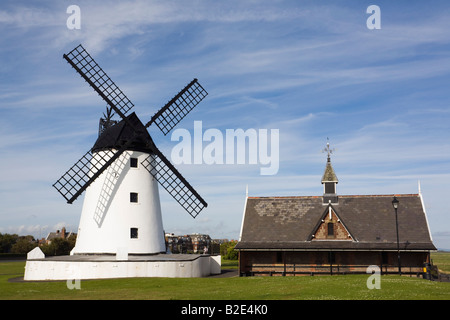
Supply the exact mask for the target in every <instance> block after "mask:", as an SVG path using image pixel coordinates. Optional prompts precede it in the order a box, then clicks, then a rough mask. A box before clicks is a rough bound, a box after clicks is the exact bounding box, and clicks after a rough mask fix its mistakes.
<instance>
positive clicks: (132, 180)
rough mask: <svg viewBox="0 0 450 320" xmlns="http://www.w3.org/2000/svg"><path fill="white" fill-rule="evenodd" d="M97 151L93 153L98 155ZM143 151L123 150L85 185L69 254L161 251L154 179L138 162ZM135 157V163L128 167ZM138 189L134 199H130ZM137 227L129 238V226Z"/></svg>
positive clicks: (161, 233)
mask: <svg viewBox="0 0 450 320" xmlns="http://www.w3.org/2000/svg"><path fill="white" fill-rule="evenodd" d="M103 152H104V151H101V152H99V153H97V154H95V155H94V157H98V156H99V155H100V154H101V153H103ZM147 156H148V154H147V153H143V152H137V151H126V152H124V153H123V154H122V155H121V156H120V157H119V158H118V159H117V160H116V161H115V162H114V163H113V164H112V165H111V166H110V167H109V168H108V169H107V170H105V171H104V172H103V173H102V174H101V175H100V176H99V177H98V178H97V179H96V180H95V181H94V182H93V183H92V184H91V185H90V186H89V187H88V188H87V189H86V194H85V198H84V203H83V209H82V213H81V218H80V224H79V228H78V235H77V242H76V245H75V248H74V249H73V250H72V252H71V254H89V253H91V254H92V253H93V254H101V253H110V254H117V252H120V254H121V255H122V256H123V255H125V256H126V253H127V252H128V254H153V253H159V252H165V251H166V248H165V240H164V231H163V223H162V217H161V207H160V201H159V193H158V183H157V181H156V180H155V179H153V177H152V175H151V174H150V173H149V172H148V171H147V169H145V168H144V167H143V166H142V165H141V162H142V161H143V160H144V159H145V158H146V157H147ZM130 158H138V167H137V168H131V167H130ZM130 192H136V193H138V203H131V202H130ZM131 228H138V238H137V239H131V237H130V229H131Z"/></svg>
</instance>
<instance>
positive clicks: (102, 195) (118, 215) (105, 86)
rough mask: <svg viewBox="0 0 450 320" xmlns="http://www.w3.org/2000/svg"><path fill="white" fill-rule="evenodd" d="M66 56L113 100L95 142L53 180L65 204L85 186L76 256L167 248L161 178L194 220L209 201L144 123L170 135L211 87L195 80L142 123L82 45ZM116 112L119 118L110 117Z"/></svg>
mask: <svg viewBox="0 0 450 320" xmlns="http://www.w3.org/2000/svg"><path fill="white" fill-rule="evenodd" d="M63 57H64V59H66V60H67V62H68V63H69V64H70V65H71V66H72V67H73V68H74V69H75V70H76V71H77V72H78V73H79V74H80V75H81V76H82V77H83V78H84V80H86V81H87V82H88V83H89V84H90V85H91V87H92V88H93V89H94V90H95V91H96V92H97V93H98V94H99V95H100V96H101V97H102V98H103V99H104V100H105V101H106V103H107V104H108V108H107V115H106V116H105V119H100V130H99V137H98V139H97V141H96V143H95V144H94V146H93V148H92V149H91V150H89V151H88V152H87V153H86V154H85V155H84V156H83V157H82V158H81V159H80V160H79V161H78V162H77V163H75V165H73V166H72V168H70V169H69V170H68V171H67V172H66V173H65V174H64V175H63V176H62V177H61V178H60V179H59V180H58V181H57V182H55V184H54V185H53V186H54V187H55V188H56V189H57V190H58V191H59V192H60V193H61V194H62V195H63V197H64V198H65V199H66V200H67V202H68V203H72V202H73V201H74V200H75V199H76V198H77V197H78V196H79V195H80V194H81V193H83V191H84V190H86V189H87V190H86V195H85V199H84V203H83V209H82V214H81V218H80V225H79V229H78V236H77V241H76V245H75V248H74V249H73V251H72V254H118V253H119V252H121V253H123V252H126V253H127V254H155V253H164V252H165V251H166V248H165V239H164V231H163V222H162V217H161V207H160V200H159V192H158V184H157V182H159V183H160V184H161V185H162V186H163V187H164V188H165V189H166V190H167V191H168V192H169V193H170V194H171V195H172V196H173V198H174V199H175V200H177V201H178V203H179V204H180V205H181V206H182V207H183V208H184V209H185V210H186V211H187V212H188V213H189V214H190V215H191V216H192V217H194V218H195V217H196V216H197V215H198V213H199V212H200V211H201V210H202V209H203V208H204V207H206V206H207V203H206V202H205V201H204V200H203V199H202V197H201V196H200V195H199V194H198V193H197V192H196V191H195V190H194V188H193V187H192V186H191V185H190V184H189V183H188V182H187V181H186V180H185V179H184V177H183V176H182V175H181V174H180V173H179V172H178V171H177V170H176V169H175V168H174V166H173V165H172V164H171V163H170V162H169V161H168V160H167V158H166V157H165V156H164V155H163V154H162V153H161V152H160V151H159V150H158V148H157V147H156V146H155V144H154V142H153V140H152V138H151V137H150V134H149V133H148V131H147V128H148V127H149V126H150V125H151V124H152V123H155V124H156V125H157V126H158V127H159V128H160V130H161V131H162V132H163V133H164V135H166V134H167V133H168V132H169V131H170V130H171V129H172V128H173V127H175V125H177V124H178V122H179V121H180V120H181V119H183V118H184V117H185V116H186V115H187V114H188V113H189V112H190V111H191V110H192V109H193V108H194V107H195V106H196V105H197V104H198V103H199V102H200V101H202V100H203V98H204V97H206V95H207V92H206V91H205V90H204V89H203V87H202V86H201V85H200V84H199V83H198V81H197V79H194V80H193V81H192V82H191V83H189V84H188V85H187V86H186V87H185V88H184V89H183V90H181V91H180V92H179V93H178V94H177V95H176V96H175V97H174V98H172V99H171V100H170V101H169V102H168V103H167V104H166V105H165V106H164V107H162V108H161V109H160V110H159V111H158V112H157V113H156V114H155V115H154V116H153V117H152V118H151V119H150V121H149V122H148V123H147V124H145V125H144V124H143V123H142V122H141V121H140V120H139V118H138V117H137V116H136V114H135V113H134V112H133V113H131V114H129V111H130V109H131V108H132V107H133V106H134V105H133V103H132V102H131V101H130V100H129V99H128V98H127V97H126V96H125V94H123V92H122V91H121V90H120V89H119V88H118V87H117V86H116V85H115V83H114V82H113V81H112V80H111V79H110V78H109V77H108V76H107V75H106V73H105V72H104V71H103V70H102V69H101V68H100V67H99V66H98V64H97V63H96V62H95V61H94V59H93V58H92V57H91V56H90V55H89V53H88V52H87V51H86V50H85V49H84V48H83V47H82V46H81V45H79V46H78V47H76V48H75V49H73V50H72V51H71V52H70V53H68V54H64V56H63ZM114 113H115V114H117V115H119V116H120V118H121V120H120V121H112V120H111V117H112V115H113V114H114Z"/></svg>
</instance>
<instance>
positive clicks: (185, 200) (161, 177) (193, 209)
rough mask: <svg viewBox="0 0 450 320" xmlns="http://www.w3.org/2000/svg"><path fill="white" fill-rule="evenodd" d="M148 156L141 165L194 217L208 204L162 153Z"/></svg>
mask: <svg viewBox="0 0 450 320" xmlns="http://www.w3.org/2000/svg"><path fill="white" fill-rule="evenodd" d="M155 151H156V152H155V154H152V155H150V156H148V157H147V158H146V159H145V160H144V161H142V165H143V166H144V167H145V168H146V169H147V170H148V172H150V174H151V175H152V176H153V177H154V178H155V179H156V180H157V181H158V182H159V184H160V185H161V186H163V187H164V189H166V191H167V192H168V193H169V194H170V195H171V196H172V197H173V198H174V199H175V200H176V201H177V202H178V203H179V204H180V205H181V206H182V207H183V208H184V209H185V210H186V211H187V212H188V213H189V214H190V215H191V216H192V217H193V218H195V217H196V216H197V215H198V214H199V213H200V211H202V210H203V208H205V207H207V206H208V204H207V203H206V201H205V200H203V198H202V197H201V196H200V195H199V194H198V193H197V191H195V189H194V188H193V187H192V186H191V185H190V184H189V182H187V181H186V179H185V178H184V177H183V176H182V175H181V174H180V173H179V172H178V171H177V169H175V167H174V166H173V165H172V164H171V163H170V162H169V160H167V159H166V157H164V156H163V155H162V153H161V152H160V151H159V150H155Z"/></svg>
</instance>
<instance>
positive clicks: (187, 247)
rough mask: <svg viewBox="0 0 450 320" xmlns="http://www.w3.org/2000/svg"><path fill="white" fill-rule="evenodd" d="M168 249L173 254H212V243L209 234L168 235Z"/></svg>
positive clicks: (166, 235)
mask: <svg viewBox="0 0 450 320" xmlns="http://www.w3.org/2000/svg"><path fill="white" fill-rule="evenodd" d="M165 238H166V247H167V249H168V250H169V251H170V252H172V253H211V252H212V250H211V249H212V247H211V246H212V241H211V237H210V236H209V235H207V234H199V233H193V234H190V235H182V236H177V235H175V234H173V233H166V234H165Z"/></svg>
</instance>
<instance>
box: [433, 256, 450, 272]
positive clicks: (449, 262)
mask: <svg viewBox="0 0 450 320" xmlns="http://www.w3.org/2000/svg"><path fill="white" fill-rule="evenodd" d="M431 260H433V264H435V265H437V266H438V267H439V271H440V272H444V273H450V252H443V251H439V252H432V253H431Z"/></svg>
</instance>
